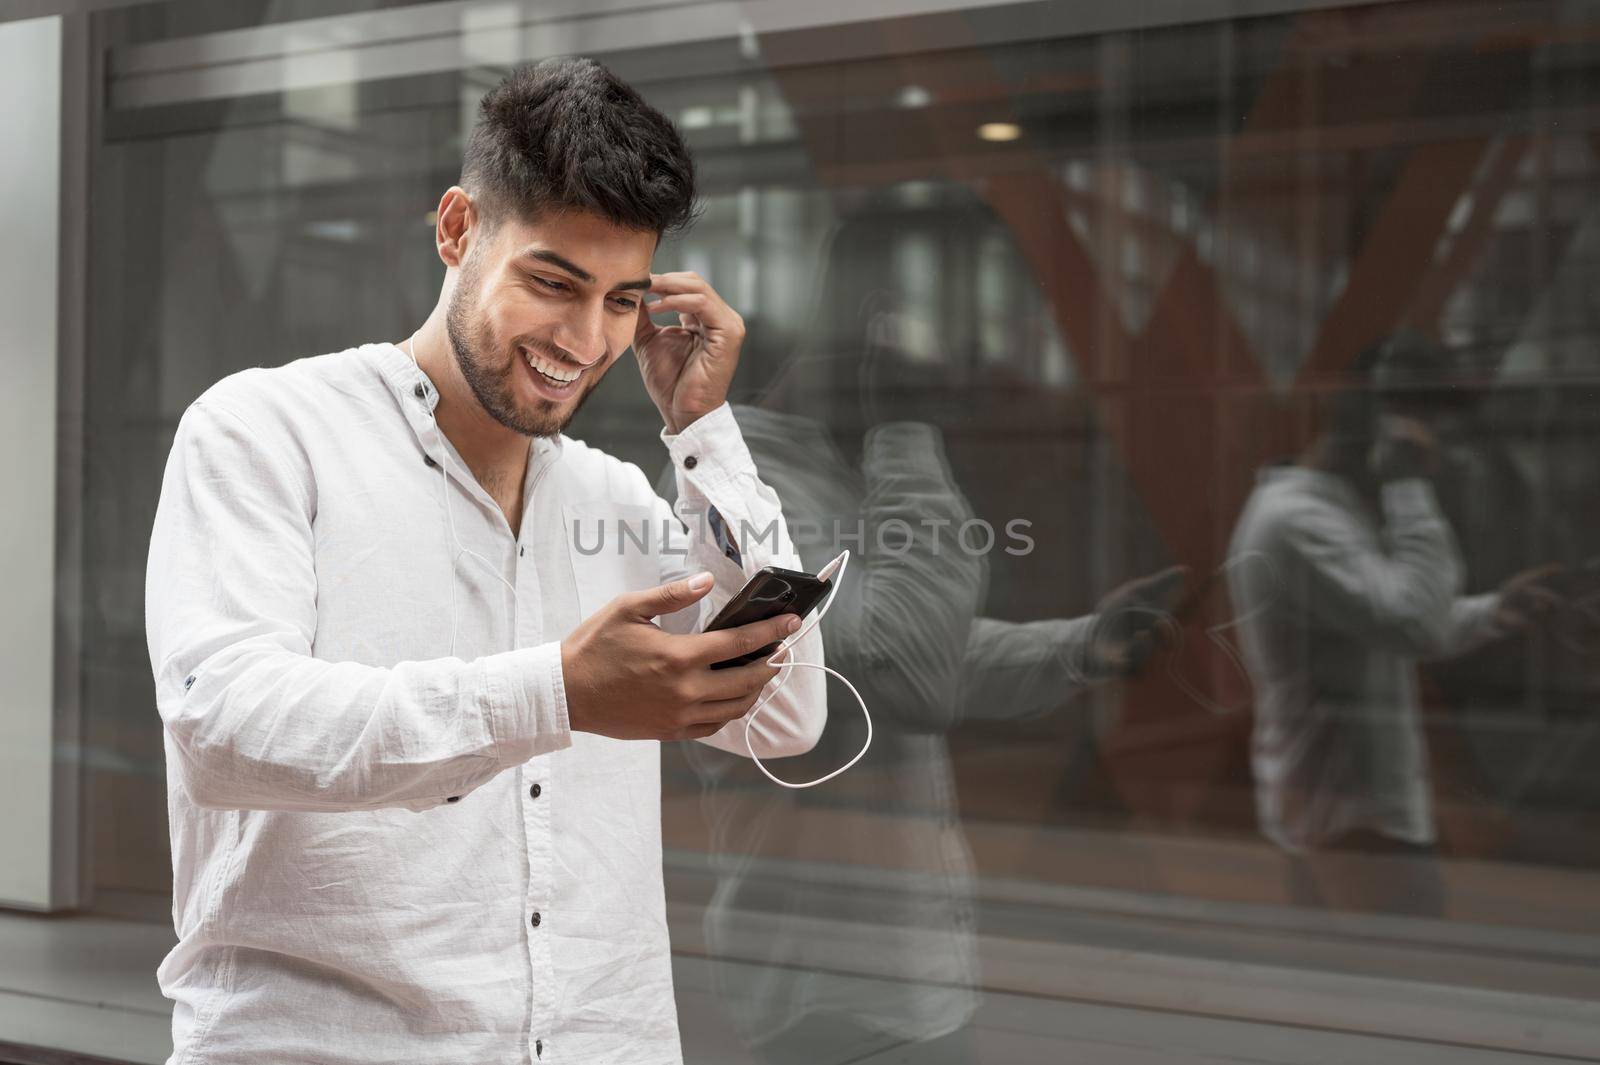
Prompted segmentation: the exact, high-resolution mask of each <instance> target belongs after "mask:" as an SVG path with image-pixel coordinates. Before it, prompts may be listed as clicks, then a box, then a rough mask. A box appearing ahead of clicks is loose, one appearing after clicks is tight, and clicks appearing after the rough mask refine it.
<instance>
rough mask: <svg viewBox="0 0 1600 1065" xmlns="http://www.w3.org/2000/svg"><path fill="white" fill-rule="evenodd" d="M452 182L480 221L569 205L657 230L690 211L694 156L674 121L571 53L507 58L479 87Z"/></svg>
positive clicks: (672, 227) (678, 222) (690, 217)
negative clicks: (502, 71) (510, 66)
mask: <svg viewBox="0 0 1600 1065" xmlns="http://www.w3.org/2000/svg"><path fill="white" fill-rule="evenodd" d="M461 184H462V187H463V188H465V189H466V190H467V192H468V193H469V194H471V196H472V198H473V200H474V201H475V202H476V203H477V205H478V210H479V213H480V214H481V216H482V217H483V219H484V222H485V224H486V225H487V226H488V227H489V228H490V229H493V228H494V227H495V226H496V225H498V223H499V222H500V221H502V220H504V219H506V218H517V219H520V220H523V221H533V220H534V219H536V218H538V217H539V216H540V215H541V214H543V213H544V212H546V211H560V210H564V209H572V208H577V209H581V210H588V211H592V212H594V213H596V214H598V215H600V216H601V217H603V218H605V219H607V220H608V221H610V222H611V223H613V224H614V225H618V226H622V227H624V228H627V229H634V230H639V231H641V232H652V233H655V234H656V236H657V238H658V239H659V238H660V237H662V236H666V235H668V234H671V233H673V232H676V231H678V230H681V229H684V228H686V227H687V226H688V225H689V224H690V223H692V222H693V221H694V219H695V216H696V214H697V205H696V203H695V189H694V161H693V160H692V159H691V158H690V157H689V151H688V149H687V148H685V147H684V144H683V138H682V137H681V136H679V134H678V129H677V127H676V126H674V125H673V124H672V121H671V120H670V119H668V118H667V117H666V116H665V115H663V114H662V113H661V112H660V111H657V110H656V109H655V108H653V107H651V106H650V105H649V104H647V103H645V101H644V99H643V97H641V96H640V95H639V94H638V93H637V92H636V91H634V89H633V87H632V86H630V85H628V84H627V83H626V82H624V81H622V80H621V79H620V78H618V77H617V76H616V75H615V74H613V73H612V72H611V71H610V70H608V69H606V67H604V66H603V65H601V64H600V63H597V62H595V61H594V60H593V59H587V58H583V57H581V56H563V57H558V58H553V59H546V60H543V61H541V62H539V63H537V64H528V65H525V66H520V67H517V68H516V69H514V70H513V71H512V72H511V73H510V74H508V75H507V76H506V78H505V80H503V81H501V82H500V84H498V85H496V86H495V87H494V88H493V89H490V90H489V92H488V93H487V94H486V95H485V96H484V98H483V101H482V103H480V104H479V120H478V124H477V125H476V126H475V127H474V128H473V130H472V136H471V138H470V139H469V140H468V141H467V150H466V155H465V158H464V159H463V164H462V169H461Z"/></svg>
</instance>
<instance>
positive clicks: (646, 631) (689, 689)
mask: <svg viewBox="0 0 1600 1065" xmlns="http://www.w3.org/2000/svg"><path fill="white" fill-rule="evenodd" d="M697 582H702V583H698V584H697ZM711 586H712V579H711V575H710V574H706V573H703V574H700V575H699V576H698V577H691V578H689V579H687V580H682V581H674V582H672V583H671V584H663V585H661V586H659V587H656V588H649V589H646V590H644V591H639V592H624V593H623V594H622V595H619V596H617V597H616V598H615V599H613V600H611V601H610V602H609V603H607V604H606V605H605V606H603V607H601V608H600V609H599V610H597V611H595V612H594V613H593V614H591V615H590V616H589V617H587V618H585V619H584V620H583V622H582V623H581V624H579V625H578V627H577V628H575V629H573V630H572V632H571V633H569V634H568V636H567V638H566V639H564V640H562V641H561V672H562V676H563V678H564V681H565V686H566V693H567V718H568V722H569V723H570V725H571V727H572V729H573V731H575V732H593V733H596V734H598V735H601V736H610V737H611V738H613V739H619V740H685V739H699V738H701V737H705V736H710V735H712V734H713V733H715V732H717V731H719V730H720V729H721V728H722V727H723V726H724V725H726V724H727V723H728V722H729V721H734V720H737V719H738V718H740V717H743V716H744V715H745V713H747V712H748V711H749V709H750V708H751V707H752V706H754V705H755V703H756V700H757V699H759V698H760V696H761V689H762V688H764V687H765V686H766V684H767V682H768V681H770V680H771V679H772V678H773V677H775V676H777V675H778V669H777V667H775V666H769V665H767V664H766V662H765V661H756V662H751V663H749V664H748V665H742V666H737V667H734V668H730V669H719V670H713V669H712V668H711V665H712V663H714V662H721V661H725V660H727V659H729V658H736V657H738V656H740V655H743V654H748V653H750V652H752V651H756V650H759V649H760V648H762V647H765V646H767V645H768V644H771V643H775V642H777V641H779V640H782V639H783V638H784V637H785V636H787V635H789V634H790V633H792V632H794V631H795V630H796V629H798V628H799V627H800V618H799V617H798V616H797V615H795V614H780V615H778V616H777V617H772V618H767V619H765V620H763V621H756V622H752V623H751V624H748V625H740V626H736V627H734V628H728V629H722V630H718V631H715V632H701V633H694V634H692V635H687V636H682V635H676V634H673V633H668V632H663V631H662V630H661V628H660V627H659V626H657V625H656V624H655V623H654V622H653V621H652V620H651V619H652V618H656V617H659V616H661V615H664V614H671V613H674V612H676V611H679V610H682V609H683V608H684V607H686V606H689V605H691V604H693V603H695V602H698V601H699V600H700V599H701V598H703V597H704V596H705V594H706V593H707V592H709V591H710V590H711Z"/></svg>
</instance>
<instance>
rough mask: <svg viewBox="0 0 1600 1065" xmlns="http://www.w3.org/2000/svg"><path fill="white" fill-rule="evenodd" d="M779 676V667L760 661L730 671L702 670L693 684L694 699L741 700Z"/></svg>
mask: <svg viewBox="0 0 1600 1065" xmlns="http://www.w3.org/2000/svg"><path fill="white" fill-rule="evenodd" d="M777 675H778V667H777V666H769V665H767V663H766V662H765V661H764V660H759V659H758V660H757V661H754V662H746V663H745V664H744V665H742V666H732V667H730V668H728V669H707V670H702V671H701V672H700V673H699V674H697V675H696V676H695V679H694V682H693V683H694V687H693V692H694V698H695V699H696V700H698V701H701V702H717V701H718V700H721V699H739V698H742V697H744V696H747V695H751V694H753V693H755V692H758V691H760V690H761V689H762V688H763V687H765V686H766V683H767V681H769V680H771V679H772V678H773V677H776V676H777Z"/></svg>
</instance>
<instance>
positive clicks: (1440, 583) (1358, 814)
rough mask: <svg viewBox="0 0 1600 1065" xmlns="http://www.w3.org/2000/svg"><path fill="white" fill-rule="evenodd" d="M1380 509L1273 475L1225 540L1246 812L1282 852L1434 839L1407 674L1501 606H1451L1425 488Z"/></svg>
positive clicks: (1447, 537)
mask: <svg viewBox="0 0 1600 1065" xmlns="http://www.w3.org/2000/svg"><path fill="white" fill-rule="evenodd" d="M1381 505H1382V514H1381V516H1380V515H1377V514H1374V513H1372V512H1371V511H1370V510H1369V508H1368V506H1367V505H1366V504H1365V503H1364V502H1363V501H1362V499H1361V497H1360V496H1359V495H1358V494H1357V492H1356V490H1355V488H1354V487H1353V486H1352V485H1351V484H1350V482H1349V481H1347V480H1346V479H1345V478H1343V477H1340V476H1337V475H1336V474H1333V473H1329V472H1326V471H1323V470H1317V469H1312V468H1307V467H1302V466H1285V467H1275V468H1271V469H1267V470H1264V471H1262V472H1261V474H1260V477H1259V479H1258V482H1257V485H1256V489H1255V491H1254V493H1253V494H1252V495H1251V496H1250V500H1249V502H1248V503H1246V505H1245V508H1244V511H1243V513H1242V514H1241V515H1240V517H1239V523H1238V525H1237V526H1236V527H1235V528H1234V533H1233V539H1232V542H1231V545H1230V547H1229V551H1228V557H1229V565H1228V588H1229V594H1230V596H1231V598H1232V600H1233V609H1234V616H1235V617H1236V618H1238V630H1239V639H1240V644H1241V648H1242V650H1243V653H1244V660H1245V663H1246V665H1247V666H1248V667H1249V670H1250V678H1251V681H1252V682H1253V684H1254V686H1255V693H1256V698H1255V725H1254V734H1253V736H1252V740H1251V765H1252V770H1253V772H1254V775H1255V784H1256V813H1257V816H1258V819H1259V820H1260V823H1261V830H1262V832H1263V834H1265V835H1266V836H1267V838H1268V839H1271V840H1272V841H1273V842H1274V843H1276V844H1278V845H1279V846H1280V847H1282V848H1284V849H1285V850H1288V851H1292V852H1301V851H1305V850H1308V849H1312V848H1316V847H1319V846H1321V845H1323V844H1325V843H1328V842H1330V841H1332V840H1334V839H1336V838H1337V837H1338V836H1340V835H1341V834H1343V833H1345V832H1349V831H1351V830H1353V829H1370V830H1372V831H1375V832H1379V833H1382V834H1383V835H1386V836H1389V837H1391V838H1394V839H1399V840H1404V841H1406V842H1409V843H1416V844H1426V843H1431V842H1432V841H1433V839H1434V823H1433V799H1432V794H1431V790H1430V785H1429V773H1428V751H1427V746H1426V743H1425V742H1424V739H1423V733H1422V719H1421V711H1420V708H1419V706H1418V699H1417V677H1416V664H1417V661H1418V660H1419V659H1425V658H1443V657H1448V656H1450V655H1454V654H1461V653H1463V652H1465V651H1467V650H1469V649H1471V648H1472V647H1475V646H1477V645H1478V644H1481V643H1483V642H1485V641H1486V640H1489V639H1492V638H1494V636H1496V635H1497V632H1496V629H1495V624H1494V611H1495V607H1496V605H1497V603H1498V598H1499V597H1498V595H1496V594H1495V593H1489V594H1487V595H1476V596H1467V597H1462V596H1461V595H1460V590H1461V586H1462V582H1463V572H1462V565H1461V556H1460V552H1459V551H1458V550H1457V547H1456V541H1455V536H1454V534H1452V532H1451V531H1450V526H1449V524H1448V522H1446V520H1445V517H1444V515H1443V513H1441V512H1440V510H1439V504H1438V501H1437V499H1436V498H1435V497H1434V493H1433V488H1432V486H1431V485H1429V484H1428V483H1427V482H1426V481H1422V480H1414V479H1413V480H1400V481H1394V482H1391V483H1389V484H1386V485H1384V487H1383V490H1382V499H1381ZM1380 519H1381V520H1380Z"/></svg>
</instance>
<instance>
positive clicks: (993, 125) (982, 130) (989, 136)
mask: <svg viewBox="0 0 1600 1065" xmlns="http://www.w3.org/2000/svg"><path fill="white" fill-rule="evenodd" d="M978 136H980V137H982V138H983V139H984V140H986V141H1014V140H1016V139H1017V138H1018V137H1020V136H1022V127H1021V126H1019V125H1017V124H1016V123H1015V122H985V123H984V124H983V125H981V126H979V127H978Z"/></svg>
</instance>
